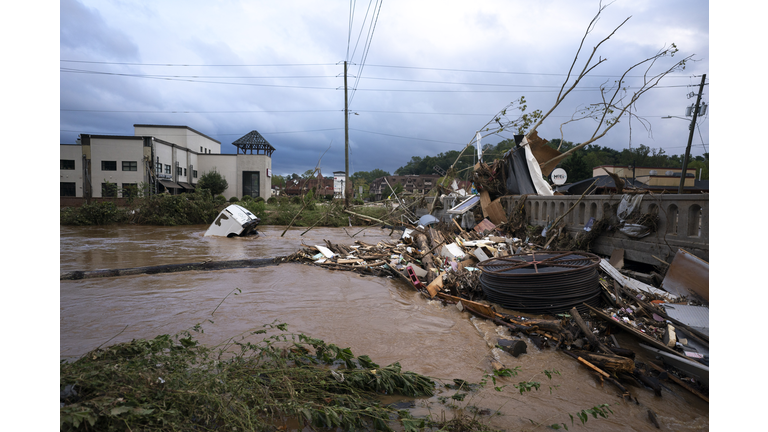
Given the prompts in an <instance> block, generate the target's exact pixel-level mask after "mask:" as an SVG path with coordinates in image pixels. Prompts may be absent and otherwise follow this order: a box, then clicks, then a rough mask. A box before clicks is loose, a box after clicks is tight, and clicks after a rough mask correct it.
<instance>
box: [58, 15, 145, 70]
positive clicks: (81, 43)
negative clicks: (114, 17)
mask: <svg viewBox="0 0 768 432" xmlns="http://www.w3.org/2000/svg"><path fill="white" fill-rule="evenodd" d="M60 7H61V23H60V44H61V56H62V58H70V59H75V60H76V59H78V58H99V59H103V60H120V61H131V60H138V59H139V47H138V46H137V45H136V44H135V43H134V42H133V41H132V40H131V37H130V36H129V35H128V34H127V33H125V32H123V31H121V30H119V29H116V28H113V27H110V26H108V25H107V24H106V23H105V21H104V19H103V17H102V16H101V14H100V13H99V11H98V10H96V9H92V8H89V7H86V6H84V5H83V4H81V3H80V2H78V1H77V0H61V2H60ZM70 56H71V57H70Z"/></svg>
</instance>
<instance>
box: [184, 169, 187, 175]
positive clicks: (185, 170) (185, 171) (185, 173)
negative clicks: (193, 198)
mask: <svg viewBox="0 0 768 432" xmlns="http://www.w3.org/2000/svg"><path fill="white" fill-rule="evenodd" d="M186 176H187V169H186V168H184V177H186Z"/></svg>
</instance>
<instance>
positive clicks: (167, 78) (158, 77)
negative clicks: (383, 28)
mask: <svg viewBox="0 0 768 432" xmlns="http://www.w3.org/2000/svg"><path fill="white" fill-rule="evenodd" d="M60 71H61V72H67V73H77V74H93V75H108V76H122V77H130V78H146V79H155V80H163V81H181V82H193V83H201V84H222V85H236V86H246V87H272V88H291V89H305V90H338V89H339V88H338V87H320V86H299V85H285V84H260V83H243V82H225V81H209V80H202V79H187V78H178V77H174V76H170V75H147V74H132V73H118V72H103V71H92V70H86V69H70V68H61V69H60ZM251 78H258V77H251ZM289 78H290V77H289ZM329 78H330V77H329ZM359 79H360V78H359V76H358V78H357V81H356V82H355V87H354V88H353V89H352V95H353V96H354V93H355V92H357V91H358V90H360V91H376V92H421V93H520V92H528V93H555V92H557V91H558V90H557V89H559V87H558V86H528V85H515V84H480V83H478V84H471V83H452V82H447V81H446V82H442V83H441V82H434V83H436V84H452V85H477V86H488V87H515V88H520V90H443V89H376V88H370V89H360V88H357V84H358V82H359ZM366 79H367V78H366ZM372 79H382V80H389V79H387V78H372ZM391 81H403V82H409V81H411V82H419V81H416V80H397V79H391ZM425 82H427V81H425ZM679 87H687V86H686V85H669V86H655V87H654V88H657V89H658V88H679ZM533 88H549V89H552V90H524V89H533ZM625 88H626V89H628V90H632V89H633V87H632V86H626V87H625ZM599 89H600V87H581V88H576V89H574V90H573V91H574V92H584V91H596V90H599ZM353 96H351V97H350V101H351V99H352V97H353Z"/></svg>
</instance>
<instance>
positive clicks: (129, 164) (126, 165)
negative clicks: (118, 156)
mask: <svg viewBox="0 0 768 432" xmlns="http://www.w3.org/2000/svg"><path fill="white" fill-rule="evenodd" d="M138 168H139V166H138V162H136V161H123V171H138Z"/></svg>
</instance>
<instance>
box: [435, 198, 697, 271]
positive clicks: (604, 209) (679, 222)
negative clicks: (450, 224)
mask: <svg viewBox="0 0 768 432" xmlns="http://www.w3.org/2000/svg"><path fill="white" fill-rule="evenodd" d="M579 198H580V197H579V196H551V197H546V196H532V195H529V196H528V197H527V199H526V205H525V212H526V217H527V221H528V223H529V224H530V225H537V226H546V225H547V224H548V223H549V222H552V221H554V220H555V219H557V218H558V217H560V216H561V215H563V214H565V213H566V212H567V211H568V210H569V209H571V207H573V206H576V208H574V209H573V210H572V211H571V212H570V213H568V215H567V216H566V217H565V226H566V229H567V230H568V232H569V233H570V234H571V235H572V236H576V235H577V234H578V233H580V232H582V231H583V230H584V228H585V226H586V225H587V224H588V223H589V220H590V218H594V220H595V221H598V220H601V219H603V218H604V217H606V216H608V215H616V211H617V208H618V206H619V203H620V202H621V198H622V195H597V196H586V197H584V198H583V199H582V200H581V201H580V202H579ZM521 199H522V196H507V197H503V198H501V203H502V205H503V206H504V209H505V210H506V212H507V214H509V213H510V212H511V211H512V209H514V208H515V207H516V206H517V205H518V203H519V202H520V200H521ZM442 201H443V209H442V210H440V211H438V212H435V214H434V215H435V217H437V218H439V219H441V220H447V218H448V217H449V216H450V215H447V214H446V213H445V211H446V210H447V209H450V208H451V206H452V205H453V203H454V202H457V201H460V200H456V199H454V198H448V197H445V198H442ZM639 211H640V212H641V213H655V212H657V214H658V216H659V224H658V226H657V230H656V232H654V233H652V234H650V235H648V236H646V237H643V238H641V239H634V238H631V237H629V236H627V235H625V234H623V233H621V232H620V231H618V230H613V231H610V232H605V233H603V235H601V236H600V237H599V238H598V239H597V240H595V242H594V243H593V244H592V248H591V250H592V251H593V252H596V253H598V254H601V255H606V256H609V255H611V253H612V252H613V250H614V249H617V248H620V249H624V251H625V255H624V256H625V258H626V259H628V260H632V261H637V262H642V263H646V264H651V265H658V264H660V262H659V260H658V259H661V260H663V261H665V262H667V263H670V262H671V261H672V258H673V257H674V255H675V253H677V250H678V249H679V248H682V249H684V250H686V251H688V252H690V253H692V254H694V255H696V256H698V257H699V258H701V259H703V260H705V261H709V194H683V195H678V194H669V195H666V194H665V195H658V194H657V195H650V194H645V195H643V198H642V202H641V204H640V209H639ZM654 257H655V258H654ZM656 258H658V259H656Z"/></svg>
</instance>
